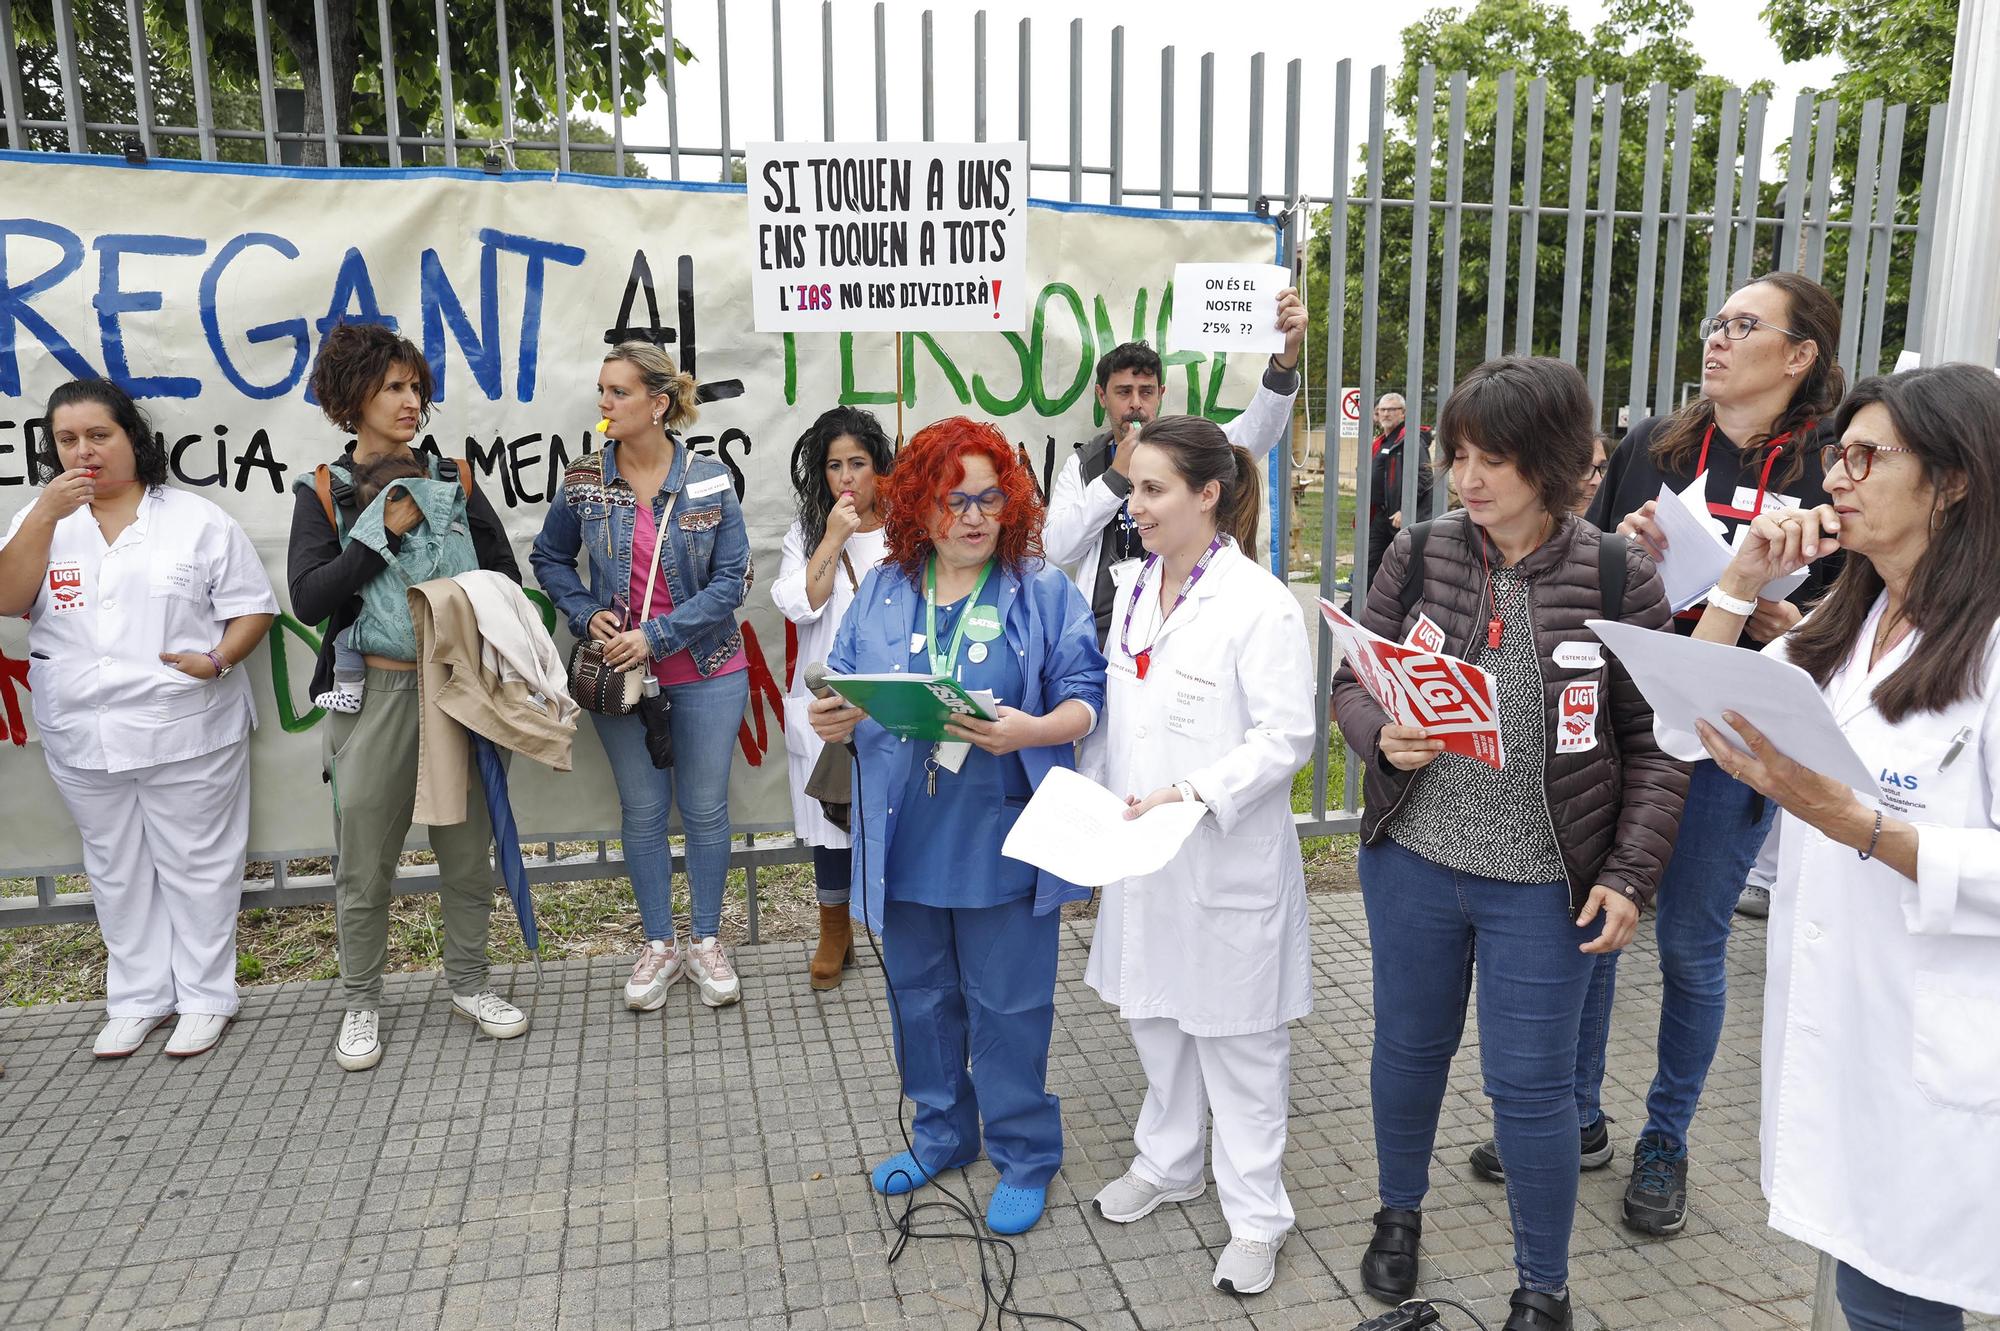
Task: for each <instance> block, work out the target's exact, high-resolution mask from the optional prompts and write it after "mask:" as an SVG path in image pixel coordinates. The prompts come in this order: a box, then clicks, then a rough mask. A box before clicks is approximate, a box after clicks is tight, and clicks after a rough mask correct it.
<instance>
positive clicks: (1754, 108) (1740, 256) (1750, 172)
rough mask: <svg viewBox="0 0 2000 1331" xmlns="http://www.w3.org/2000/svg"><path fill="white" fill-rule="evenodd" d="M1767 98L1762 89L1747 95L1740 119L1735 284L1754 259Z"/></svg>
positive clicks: (1746, 275)
mask: <svg viewBox="0 0 2000 1331" xmlns="http://www.w3.org/2000/svg"><path fill="white" fill-rule="evenodd" d="M1769 101H1770V99H1769V98H1767V97H1765V96H1764V95H1763V94H1762V93H1757V94H1755V95H1754V96H1752V97H1751V98H1750V108H1749V113H1748V114H1747V115H1746V116H1745V117H1744V121H1743V169H1742V173H1741V184H1740V185H1739V187H1738V198H1739V200H1740V201H1739V202H1738V204H1737V207H1736V279H1735V281H1736V285H1737V286H1739V287H1740V286H1742V285H1743V284H1744V283H1746V282H1748V281H1749V280H1750V273H1751V269H1752V266H1753V265H1754V264H1755V263H1756V262H1757V210H1758V205H1759V204H1760V203H1761V202H1762V199H1763V189H1762V185H1763V176H1764V108H1765V106H1766V105H1767V104H1768V103H1769Z"/></svg>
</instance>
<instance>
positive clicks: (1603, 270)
mask: <svg viewBox="0 0 2000 1331" xmlns="http://www.w3.org/2000/svg"><path fill="white" fill-rule="evenodd" d="M1624 110H1625V85H1624V84H1622V83H1612V84H1608V85H1606V87H1605V89H1604V126H1603V130H1602V138H1603V142H1602V144H1601V146H1600V150H1599V153H1598V164H1597V246H1596V254H1595V255H1594V256H1593V257H1594V258H1595V260H1596V270H1595V272H1593V274H1592V275H1591V279H1590V402H1591V405H1592V406H1593V407H1595V408H1596V409H1597V419H1598V424H1599V425H1600V426H1601V425H1602V424H1603V422H1604V360H1605V354H1606V348H1605V337H1606V335H1607V334H1608V332H1609V331H1610V325H1611V246H1612V240H1613V237H1614V236H1615V235H1616V234H1617V225H1618V222H1617V218H1616V217H1615V216H1614V213H1615V212H1616V211H1617V208H1618V130H1619V122H1620V120H1621V118H1622V116H1623V114H1624Z"/></svg>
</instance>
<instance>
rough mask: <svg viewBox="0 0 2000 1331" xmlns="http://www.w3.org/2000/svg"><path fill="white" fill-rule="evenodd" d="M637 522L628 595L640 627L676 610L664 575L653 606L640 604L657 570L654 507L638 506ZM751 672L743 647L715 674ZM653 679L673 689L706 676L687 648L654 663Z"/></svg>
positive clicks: (659, 578) (656, 581) (658, 579)
mask: <svg viewBox="0 0 2000 1331" xmlns="http://www.w3.org/2000/svg"><path fill="white" fill-rule="evenodd" d="M634 518H635V520H634V522H633V524H632V587H631V590H630V591H629V592H628V593H627V597H628V600H629V602H630V604H631V605H632V606H633V607H635V608H634V611H633V622H634V623H639V622H642V621H644V620H648V619H656V618H658V617H659V616H661V615H665V614H671V613H672V612H673V608H674V594H673V593H672V592H671V591H669V590H667V580H666V577H665V576H664V574H660V575H655V576H654V578H653V600H652V603H651V604H650V605H640V604H639V603H640V602H641V601H642V600H644V599H645V596H646V570H647V569H649V568H651V567H652V566H653V552H654V551H655V549H657V548H658V546H659V528H658V526H656V525H655V524H654V522H653V506H652V505H651V504H643V503H642V504H639V505H637V511H636V513H635V514H634ZM749 668H750V663H749V662H748V661H746V660H745V659H744V658H743V648H742V647H740V646H739V647H737V649H736V655H734V656H732V657H730V658H729V660H728V662H727V663H726V664H724V665H723V667H722V668H721V669H720V670H717V671H716V672H715V675H728V674H733V673H734V672H736V671H738V670H747V669H749ZM715 675H710V676H709V678H710V679H713V678H714V677H715ZM653 678H654V679H657V680H659V681H660V686H661V687H662V688H670V687H672V686H673V685H675V684H698V683H700V682H701V679H702V674H701V672H700V671H699V670H697V669H695V667H694V653H692V652H690V651H688V649H687V648H685V647H683V648H682V649H681V650H679V651H677V652H675V653H674V654H673V655H671V656H668V657H665V658H664V659H662V660H659V661H655V662H654V663H653Z"/></svg>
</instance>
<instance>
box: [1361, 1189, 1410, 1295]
mask: <svg viewBox="0 0 2000 1331" xmlns="http://www.w3.org/2000/svg"><path fill="white" fill-rule="evenodd" d="M1423 1236H1424V1216H1423V1212H1421V1211H1399V1210H1397V1209H1396V1208H1395V1207H1393V1206H1385V1207H1383V1208H1382V1209H1381V1210H1379V1211H1377V1212H1376V1213H1375V1237H1374V1238H1372V1239H1370V1240H1369V1241H1368V1251H1367V1252H1365V1253H1363V1254H1361V1287H1362V1288H1363V1289H1365V1290H1367V1291H1368V1292H1369V1293H1370V1294H1372V1295H1373V1296H1375V1297H1376V1298H1378V1299H1380V1300H1382V1302H1384V1303H1401V1302H1402V1301H1403V1300H1404V1299H1407V1298H1409V1297H1410V1296H1411V1295H1412V1294H1415V1293H1416V1292H1417V1246H1418V1244H1419V1243H1420V1242H1421V1241H1422V1239H1423Z"/></svg>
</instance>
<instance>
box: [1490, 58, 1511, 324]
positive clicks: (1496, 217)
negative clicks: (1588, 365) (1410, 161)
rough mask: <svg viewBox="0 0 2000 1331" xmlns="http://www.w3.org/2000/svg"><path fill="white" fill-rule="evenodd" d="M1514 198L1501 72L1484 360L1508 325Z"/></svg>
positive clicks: (1507, 98) (1506, 76)
mask: <svg viewBox="0 0 2000 1331" xmlns="http://www.w3.org/2000/svg"><path fill="white" fill-rule="evenodd" d="M1513 198H1514V71H1513V70H1511V69H1507V70H1502V71H1501V73H1500V83H1499V87H1498V88H1497V89H1496V90H1495V95H1494V99H1493V193H1492V199H1493V211H1492V212H1491V213H1489V214H1488V215H1487V217H1488V226H1489V229H1488V231H1487V233H1486V241H1487V248H1486V359H1488V360H1493V359H1494V358H1495V357H1497V356H1499V354H1500V352H1501V349H1502V342H1503V337H1504V335H1505V332H1506V329H1505V328H1504V327H1503V325H1504V324H1505V323H1506V321H1507V219H1508V217H1509V216H1510V213H1509V208H1510V207H1511V205H1512V203H1513Z"/></svg>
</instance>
